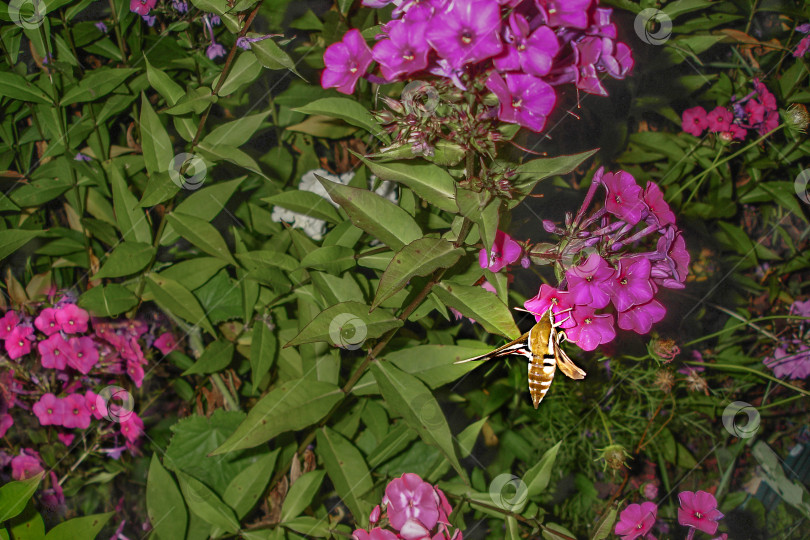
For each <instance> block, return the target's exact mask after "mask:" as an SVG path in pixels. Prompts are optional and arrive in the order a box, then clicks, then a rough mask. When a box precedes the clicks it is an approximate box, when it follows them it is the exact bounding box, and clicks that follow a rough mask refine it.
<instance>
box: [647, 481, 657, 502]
mask: <svg viewBox="0 0 810 540" xmlns="http://www.w3.org/2000/svg"><path fill="white" fill-rule="evenodd" d="M644 498H645V499H648V500H651V501H652V500H655V499H657V498H658V486H657V485H655V484H653V483H652V482H647V483H646V484H644Z"/></svg>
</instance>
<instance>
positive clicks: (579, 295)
mask: <svg viewBox="0 0 810 540" xmlns="http://www.w3.org/2000/svg"><path fill="white" fill-rule="evenodd" d="M615 273H616V271H615V270H614V269H612V268H611V267H610V265H609V264H608V263H607V262H606V261H605V259H603V258H602V257H600V256H599V254H598V253H592V254H591V255H589V256H588V258H587V259H586V260H585V262H583V263H581V264H580V265H579V266H575V267H573V268H571V269H570V270H569V271H568V272H566V274H565V276H566V279H567V280H568V290H569V291H570V292H571V298H572V300H573V301H574V303H575V304H580V305H585V306H591V307H593V308H596V309H600V308H603V307H605V306H607V305H608V304H609V303H610V296H609V295H608V293H607V292H606V290H605V289H606V287H605V285H606V283H607V282H608V280H609V279H610V278H612V277H613V275H614V274H615Z"/></svg>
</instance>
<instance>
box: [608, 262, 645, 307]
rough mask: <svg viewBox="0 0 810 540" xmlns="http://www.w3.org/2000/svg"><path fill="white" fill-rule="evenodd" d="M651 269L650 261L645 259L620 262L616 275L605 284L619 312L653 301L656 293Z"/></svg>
mask: <svg viewBox="0 0 810 540" xmlns="http://www.w3.org/2000/svg"><path fill="white" fill-rule="evenodd" d="M650 269H651V265H650V261H649V259H647V258H645V257H629V258H624V259H621V260H619V268H618V270H617V272H616V275H615V276H614V277H613V278H611V279H610V280H609V281H608V282H607V283H606V284H605V287H606V288H607V289H608V290H609V291H610V296H611V298H612V299H613V305H614V306H616V310H617V311H619V312H622V311H626V310H628V309H630V308H631V307H633V306H637V305H640V304H646V303H647V302H649V301H650V300H652V297H653V295H654V294H655V291H654V290H653V284H652V281H650Z"/></svg>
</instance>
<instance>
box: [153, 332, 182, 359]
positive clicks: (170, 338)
mask: <svg viewBox="0 0 810 540" xmlns="http://www.w3.org/2000/svg"><path fill="white" fill-rule="evenodd" d="M153 345H154V346H155V347H157V349H158V350H159V351H160V354H162V355H163V356H166V355H168V354H169V353H170V352H172V351H174V350H176V349H177V340H175V338H174V335H173V334H172V333H171V332H164V333H162V334H161V335H160V336H158V338H157V339H156V340H155V342H154V343H153Z"/></svg>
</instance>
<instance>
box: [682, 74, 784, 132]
mask: <svg viewBox="0 0 810 540" xmlns="http://www.w3.org/2000/svg"><path fill="white" fill-rule="evenodd" d="M778 126H779V112H778V111H777V107H776V97H774V95H773V94H772V93H771V92H770V91H769V90H768V88H767V87H766V86H765V84H764V83H762V82H760V81H759V79H754V91H752V92H750V93H749V94H748V95H747V96H745V97H743V98H742V99H739V100H738V99H736V98H735V96H732V98H731V104H730V106H729V107H723V106H721V105H718V106H717V107H715V108H714V109H712V110H711V111H710V112H706V109H704V108H703V107H700V106H698V107H692V108H691V109H686V110H685V111H683V115H682V117H681V129H683V130H684V131H685V132H686V133H689V134H690V135H694V136H695V137H700V136H701V135H702V134H703V132H704V131H706V129H708V130H709V132H711V133H718V134H719V135H720V137H721V138H723V139H724V140H726V141H731V140H737V141H742V140H743V139H745V137H746V136H747V135H748V130H749V129H754V130H756V131H757V133H759V134H760V135H765V134H766V133H769V132H770V131H773V130H774V129H776V128H777V127H778Z"/></svg>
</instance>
